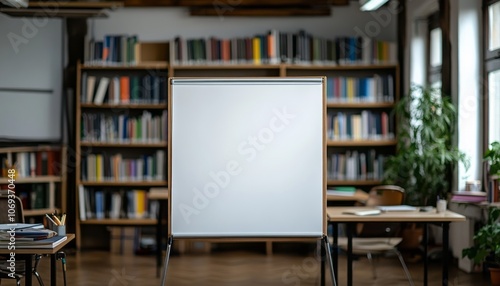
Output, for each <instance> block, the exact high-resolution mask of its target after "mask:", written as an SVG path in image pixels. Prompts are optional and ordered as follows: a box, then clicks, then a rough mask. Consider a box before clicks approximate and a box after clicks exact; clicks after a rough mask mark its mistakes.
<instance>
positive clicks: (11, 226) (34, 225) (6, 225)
mask: <svg viewBox="0 0 500 286" xmlns="http://www.w3.org/2000/svg"><path fill="white" fill-rule="evenodd" d="M24 228H35V229H41V228H44V226H43V224H41V223H2V224H0V231H7V230H11V229H15V230H18V229H24Z"/></svg>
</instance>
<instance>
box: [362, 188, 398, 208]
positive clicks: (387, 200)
mask: <svg viewBox="0 0 500 286" xmlns="http://www.w3.org/2000/svg"><path fill="white" fill-rule="evenodd" d="M368 195H369V197H368V200H367V201H366V205H367V206H394V205H401V204H403V202H404V198H405V190H404V189H403V188H401V187H398V186H394V185H384V186H376V187H373V188H372V189H371V190H370V192H369V194H368Z"/></svg>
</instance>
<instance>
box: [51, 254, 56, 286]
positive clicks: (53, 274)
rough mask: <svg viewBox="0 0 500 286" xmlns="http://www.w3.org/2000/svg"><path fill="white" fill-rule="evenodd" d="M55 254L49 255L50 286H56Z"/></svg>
mask: <svg viewBox="0 0 500 286" xmlns="http://www.w3.org/2000/svg"><path fill="white" fill-rule="evenodd" d="M56 270H57V254H51V255H50V285H51V286H56V284H57V276H56Z"/></svg>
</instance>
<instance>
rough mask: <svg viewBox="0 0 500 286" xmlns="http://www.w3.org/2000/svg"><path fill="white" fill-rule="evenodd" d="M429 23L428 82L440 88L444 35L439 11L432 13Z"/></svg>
mask: <svg viewBox="0 0 500 286" xmlns="http://www.w3.org/2000/svg"><path fill="white" fill-rule="evenodd" d="M428 23H429V26H428V31H429V32H428V35H427V43H428V46H427V50H428V53H427V55H428V61H427V83H428V84H429V85H431V86H432V87H434V88H440V87H441V83H442V82H441V67H442V61H443V36H442V30H441V27H440V22H439V13H435V14H432V15H431V16H430V17H429V19H428Z"/></svg>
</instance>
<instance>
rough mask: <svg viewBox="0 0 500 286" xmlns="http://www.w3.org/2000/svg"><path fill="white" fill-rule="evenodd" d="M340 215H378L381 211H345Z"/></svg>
mask: <svg viewBox="0 0 500 286" xmlns="http://www.w3.org/2000/svg"><path fill="white" fill-rule="evenodd" d="M342 213H343V214H350V215H358V216H366V215H379V214H380V213H381V211H380V210H379V209H352V210H345V211H343V212H342Z"/></svg>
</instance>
